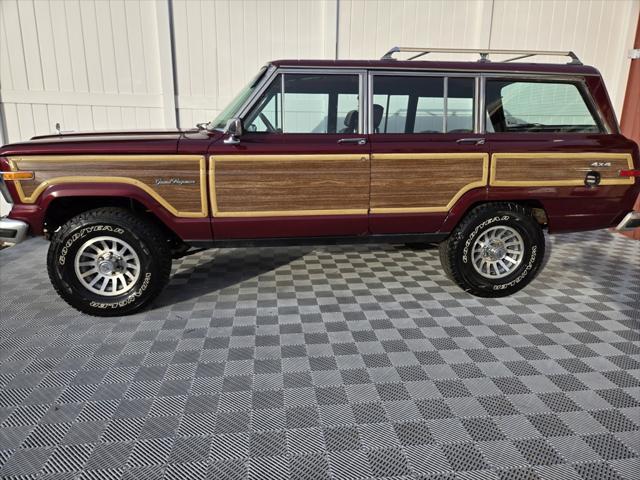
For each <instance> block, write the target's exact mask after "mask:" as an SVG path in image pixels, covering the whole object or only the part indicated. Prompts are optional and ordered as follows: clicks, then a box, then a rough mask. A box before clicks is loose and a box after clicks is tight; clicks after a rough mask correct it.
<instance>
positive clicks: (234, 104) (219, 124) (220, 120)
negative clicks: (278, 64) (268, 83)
mask: <svg viewBox="0 0 640 480" xmlns="http://www.w3.org/2000/svg"><path fill="white" fill-rule="evenodd" d="M266 71H267V66H266V65H265V66H264V67H262V68H261V69H260V71H259V72H258V74H257V75H256V76H255V77H253V79H251V81H250V82H249V84H248V85H247V86H245V87H244V88H243V89H242V90H240V92H239V93H238V95H236V97H235V98H234V99H233V100H232V101H231V102H230V103H229V105H227V107H226V108H225V109H224V110H222V112H220V113H219V114H218V116H217V117H216V118H215V119H214V120H213V121H212V122H211V123H210V124H209V128H210V129H219V130H221V129H223V128H224V127H226V126H227V122H228V121H229V120H230V119H231V118H233V116H234V115H235V114H236V112H237V111H238V108H240V106H241V105H242V104H243V103H244V102H246V101H247V99H248V98H249V96H251V94H252V93H253V91H254V90H255V89H256V86H257V85H258V83H260V79H262V76H263V75H264V72H266Z"/></svg>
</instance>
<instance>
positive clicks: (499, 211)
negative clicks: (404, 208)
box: [439, 202, 545, 297]
mask: <svg viewBox="0 0 640 480" xmlns="http://www.w3.org/2000/svg"><path fill="white" fill-rule="evenodd" d="M502 226H504V227H507V228H509V229H512V230H513V231H515V232H517V233H518V234H519V236H520V238H521V239H522V243H523V252H522V256H521V258H520V257H519V264H518V266H517V267H516V268H515V269H514V270H513V271H511V272H510V273H509V274H508V275H505V276H503V277H501V278H489V277H488V276H487V274H486V272H484V274H483V273H481V272H480V271H479V270H478V269H477V268H476V267H474V265H473V262H474V258H473V248H474V246H475V244H476V241H478V239H479V238H481V236H482V234H483V232H486V231H487V230H489V229H492V228H494V227H502ZM439 250H440V261H441V263H442V267H443V269H444V272H445V274H446V275H447V276H448V277H449V278H450V279H451V280H453V281H454V282H455V283H457V284H458V285H459V286H460V287H461V288H462V289H463V290H465V291H466V292H469V293H471V294H473V295H476V296H479V297H505V296H508V295H511V294H513V293H515V292H517V291H518V290H520V289H522V288H524V287H525V286H526V285H528V284H529V282H531V281H532V280H533V279H534V278H535V276H536V274H537V273H538V271H539V269H540V267H541V265H542V263H543V260H544V252H545V238H544V232H543V231H542V227H541V226H540V225H539V224H538V222H537V221H536V220H535V218H534V217H533V216H532V213H531V210H530V209H528V208H526V207H524V206H522V205H518V204H515V203H507V202H504V203H503V202H500V203H488V204H484V205H480V206H478V207H476V208H474V209H473V210H471V211H470V212H469V213H468V214H467V215H466V216H465V217H464V219H463V220H462V221H461V222H460V223H459V224H458V226H457V227H456V228H455V229H454V231H453V232H452V233H451V235H450V236H449V238H448V239H447V240H445V241H444V242H442V243H441V244H440V246H439ZM491 273H494V272H491ZM495 273H496V274H498V271H496V272H495ZM502 274H503V275H504V273H502Z"/></svg>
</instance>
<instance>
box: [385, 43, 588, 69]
mask: <svg viewBox="0 0 640 480" xmlns="http://www.w3.org/2000/svg"><path fill="white" fill-rule="evenodd" d="M399 52H410V53H415V55H413V56H411V57H409V58H408V59H407V60H415V59H416V58H420V57H422V56H424V55H427V54H429V53H467V54H469V53H476V54H478V55H480V58H479V59H478V61H479V62H490V61H491V60H489V55H496V54H498V55H515V56H514V57H511V58H508V59H507V60H501V61H502V62H505V63H506V62H513V61H514V60H521V59H523V58H529V57H534V56H537V55H545V56H553V57H569V58H571V61H570V62H568V64H569V65H582V62H581V61H580V59H579V58H578V56H577V55H576V54H575V53H573V52H571V51H566V52H562V51H555V50H491V49H475V48H418V47H393V48H392V49H391V50H389V51H388V52H387V53H385V54H384V55H383V57H382V58H381V59H380V60H396V59H395V58H393V54H394V53H399Z"/></svg>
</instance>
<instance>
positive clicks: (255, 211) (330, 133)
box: [209, 70, 370, 239]
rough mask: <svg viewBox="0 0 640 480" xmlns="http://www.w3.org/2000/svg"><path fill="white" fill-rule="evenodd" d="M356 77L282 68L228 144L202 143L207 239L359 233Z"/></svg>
mask: <svg viewBox="0 0 640 480" xmlns="http://www.w3.org/2000/svg"><path fill="white" fill-rule="evenodd" d="M364 80H365V73H364V72H358V71H339V72H336V73H328V72H314V71H305V72H302V71H299V70H293V71H287V70H283V71H281V72H279V74H278V75H277V76H275V77H274V79H273V81H272V83H271V84H270V85H269V86H268V87H267V89H266V90H265V91H264V93H263V94H262V95H261V96H260V97H259V98H258V99H257V100H256V102H255V103H254V104H253V106H252V107H251V108H250V109H249V111H248V113H247V114H246V115H245V116H244V118H243V119H242V120H243V127H244V133H243V135H242V136H241V137H240V138H239V140H240V142H239V143H238V144H235V145H231V144H225V143H223V142H222V141H220V142H217V143H215V144H214V145H212V147H211V149H210V157H209V182H210V183H209V186H210V194H211V210H212V217H213V218H212V223H213V232H214V238H215V239H225V238H236V239H237V238H265V237H326V236H346V235H364V234H366V233H367V226H368V225H367V214H368V208H369V174H370V160H369V158H370V155H369V153H370V151H369V148H370V147H369V143H368V138H367V136H366V135H364V134H363V133H362V132H363V131H364V128H363V127H364V116H363V115H362V113H363V110H364V108H363V107H364V101H363V98H364V95H363V88H364V84H365V82H364Z"/></svg>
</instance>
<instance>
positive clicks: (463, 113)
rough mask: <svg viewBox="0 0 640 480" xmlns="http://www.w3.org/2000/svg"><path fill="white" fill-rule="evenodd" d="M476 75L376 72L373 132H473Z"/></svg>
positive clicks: (374, 80)
mask: <svg viewBox="0 0 640 480" xmlns="http://www.w3.org/2000/svg"><path fill="white" fill-rule="evenodd" d="M474 85H475V80H474V79H473V78H458V77H429V76H418V75H397V76H396V75H375V76H374V79H373V113H372V115H373V132H374V133H422V134H425V133H445V132H447V133H453V132H466V133H469V132H473V123H474V122H473V119H474V118H473V110H474V104H473V98H474V89H475V86H474Z"/></svg>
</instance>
